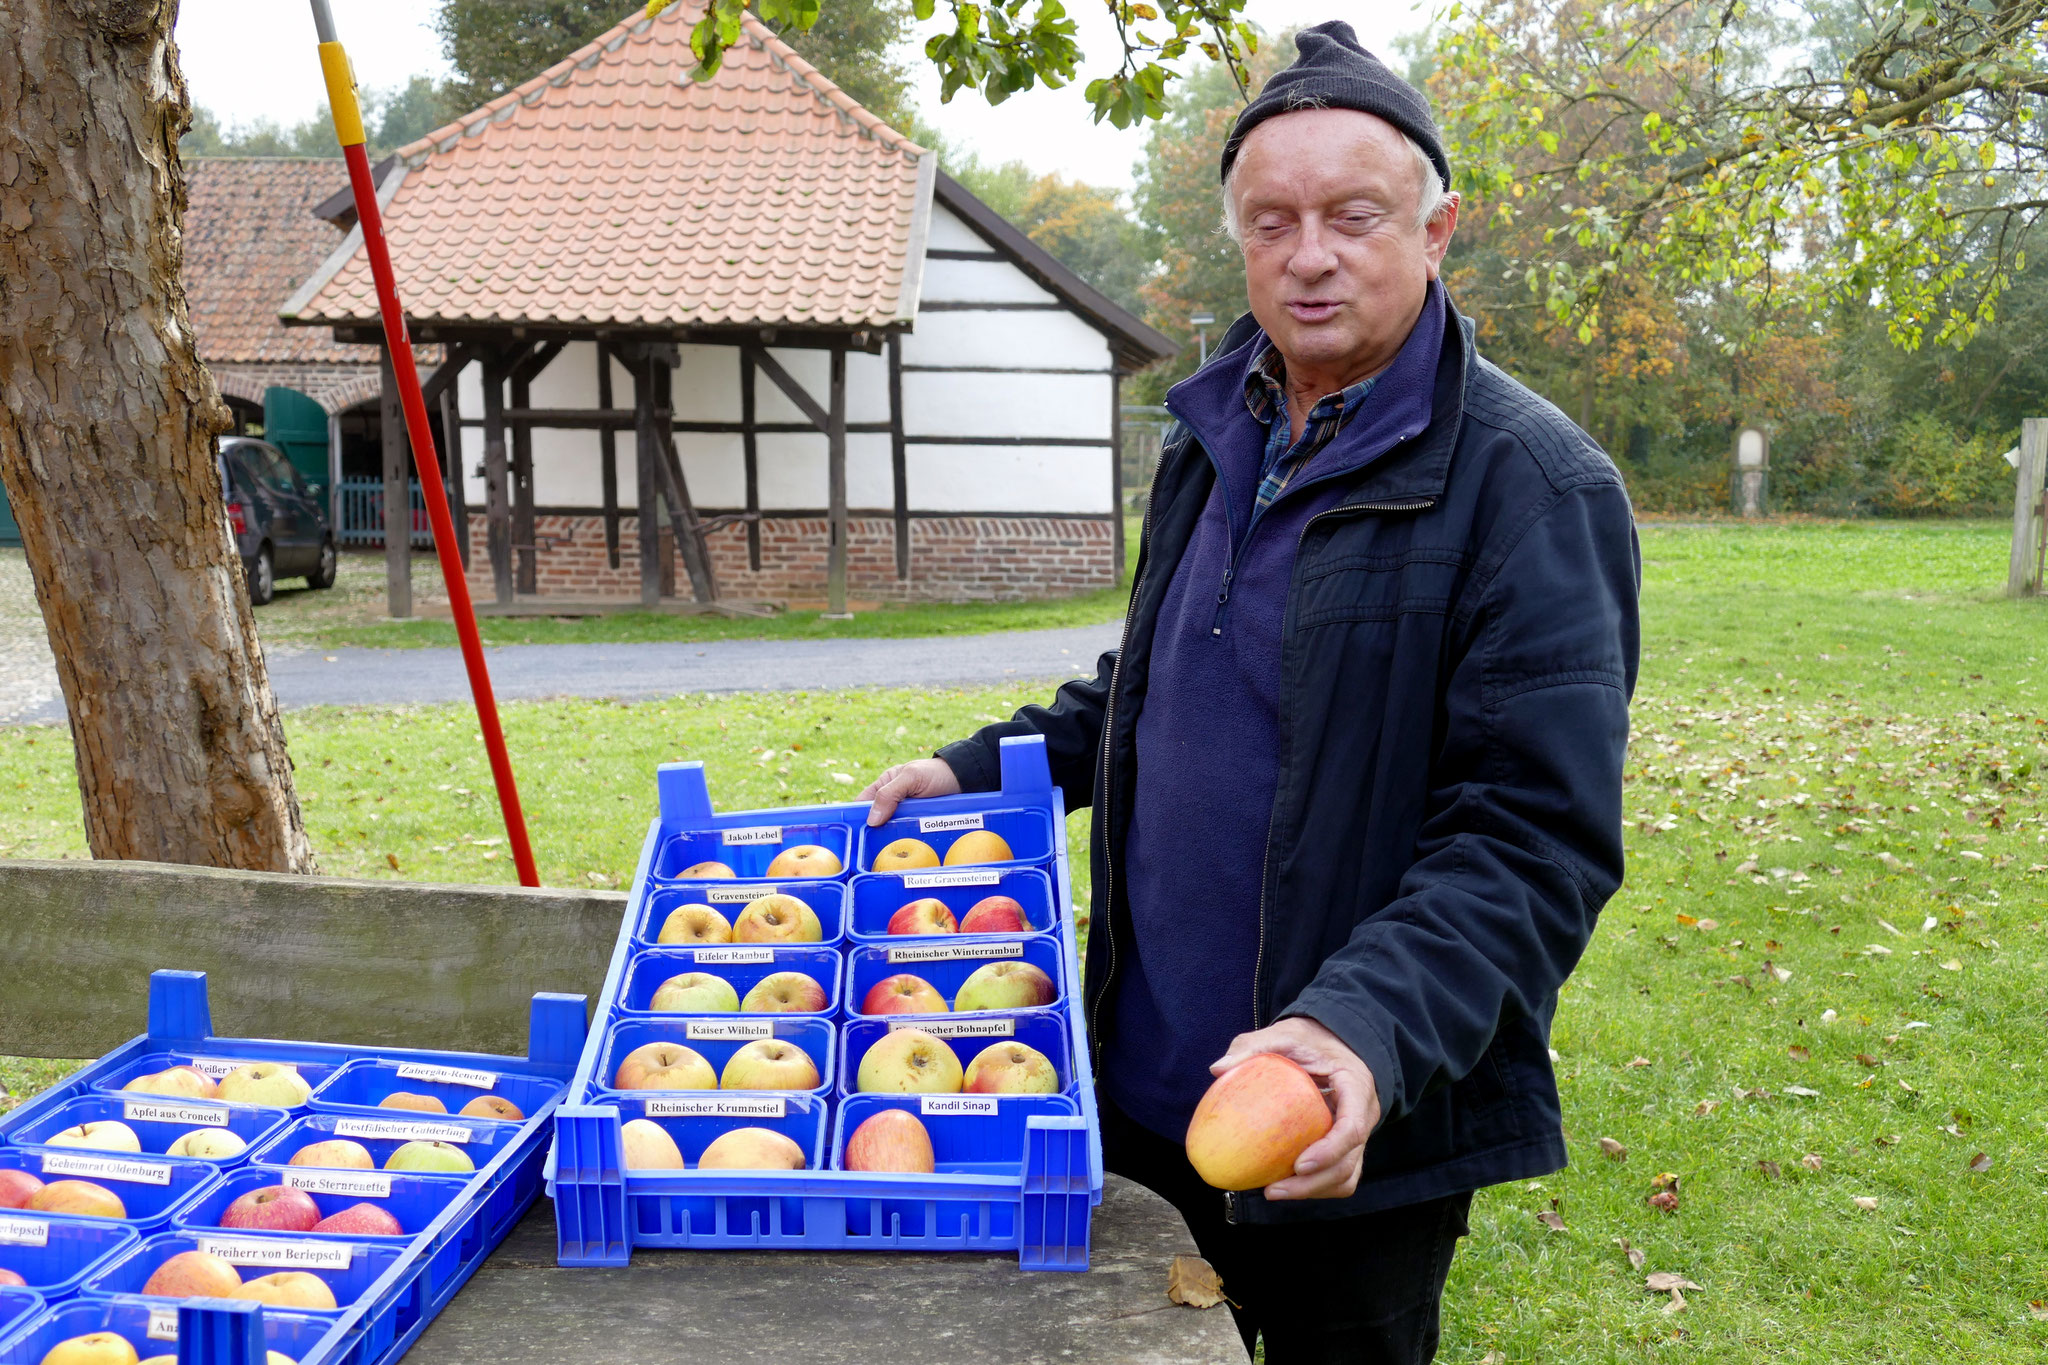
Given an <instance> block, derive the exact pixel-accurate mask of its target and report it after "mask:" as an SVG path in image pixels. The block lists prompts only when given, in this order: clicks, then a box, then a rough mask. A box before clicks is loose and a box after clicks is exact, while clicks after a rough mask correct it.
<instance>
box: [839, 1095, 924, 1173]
mask: <svg viewBox="0 0 2048 1365" xmlns="http://www.w3.org/2000/svg"><path fill="white" fill-rule="evenodd" d="M845 1164H846V1169H847V1170H849V1171H900V1172H904V1173H906V1174H911V1175H930V1174H931V1173H932V1167H933V1165H934V1159H933V1157H932V1135H931V1134H930V1133H928V1132H926V1131H925V1126H924V1124H922V1123H920V1122H918V1118H917V1115H915V1114H913V1113H911V1112H910V1111H909V1110H907V1109H884V1110H882V1111H880V1112H879V1113H876V1114H871V1115H869V1116H868V1117H867V1118H866V1119H864V1120H862V1121H861V1125H860V1127H858V1128H856V1129H854V1130H853V1133H852V1135H851V1136H849V1137H848V1138H847V1139H846V1163H845Z"/></svg>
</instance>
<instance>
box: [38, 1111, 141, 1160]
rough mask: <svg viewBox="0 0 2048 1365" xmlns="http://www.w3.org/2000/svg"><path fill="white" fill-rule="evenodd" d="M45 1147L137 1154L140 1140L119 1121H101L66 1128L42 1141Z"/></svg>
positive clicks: (132, 1130) (133, 1131) (131, 1129)
mask: <svg viewBox="0 0 2048 1365" xmlns="http://www.w3.org/2000/svg"><path fill="white" fill-rule="evenodd" d="M43 1146H45V1147H84V1148H88V1149H90V1150H92V1151H95V1152H139V1151H141V1150H142V1139H141V1138H139V1137H137V1136H136V1135H135V1130H134V1129H133V1128H130V1127H129V1126H128V1125H127V1124H125V1123H123V1122H121V1121H120V1120H119V1119H101V1120H100V1121H99V1122H98V1123H81V1124H79V1125H78V1126H77V1127H76V1128H66V1129H64V1130H62V1131H61V1132H56V1133H52V1134H50V1135H49V1136H48V1137H46V1138H44V1139H43Z"/></svg>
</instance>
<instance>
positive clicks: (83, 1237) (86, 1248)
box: [0, 1209, 141, 1303]
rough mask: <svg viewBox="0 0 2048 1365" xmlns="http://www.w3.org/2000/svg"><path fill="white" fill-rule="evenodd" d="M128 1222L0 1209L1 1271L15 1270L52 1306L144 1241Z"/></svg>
mask: <svg viewBox="0 0 2048 1365" xmlns="http://www.w3.org/2000/svg"><path fill="white" fill-rule="evenodd" d="M140 1236H141V1235H140V1234H139V1233H137V1232H136V1231H135V1229H134V1228H133V1227H130V1226H129V1225H128V1224H126V1223H116V1222H114V1221H113V1220H111V1219H106V1218H66V1217H62V1216H60V1215H58V1214H54V1213H24V1212H21V1211H19V1210H16V1209H6V1210H0V1270H11V1271H13V1272H14V1273H15V1274H17V1275H19V1276H21V1278H22V1279H24V1280H26V1281H28V1287H29V1288H30V1289H33V1290H35V1291H36V1292H37V1293H39V1294H41V1295H42V1296H43V1297H44V1298H46V1299H48V1300H50V1301H51V1302H53V1303H54V1302H56V1301H57V1300H59V1299H63V1298H67V1297H69V1296H70V1295H71V1293H72V1292H73V1291H74V1290H76V1289H77V1288H78V1286H79V1285H81V1284H83V1283H85V1277H86V1276H87V1275H89V1274H91V1273H92V1272H93V1271H94V1270H96V1269H98V1268H99V1267H100V1266H101V1265H103V1264H105V1263H106V1262H108V1261H110V1260H112V1259H113V1258H114V1257H116V1256H119V1255H120V1254H121V1253H122V1252H125V1251H126V1250H128V1248H130V1247H132V1246H134V1245H135V1243H136V1242H137V1241H139V1240H140Z"/></svg>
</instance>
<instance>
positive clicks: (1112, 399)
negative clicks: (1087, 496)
mask: <svg viewBox="0 0 2048 1365" xmlns="http://www.w3.org/2000/svg"><path fill="white" fill-rule="evenodd" d="M1123 389H1124V377H1123V376H1122V375H1120V374H1116V375H1111V376H1110V378H1109V493H1110V498H1109V504H1110V506H1111V507H1112V508H1113V509H1115V511H1116V576H1117V578H1118V579H1119V580H1121V579H1122V578H1123V576H1124V406H1123Z"/></svg>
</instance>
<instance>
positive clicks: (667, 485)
mask: <svg viewBox="0 0 2048 1365" xmlns="http://www.w3.org/2000/svg"><path fill="white" fill-rule="evenodd" d="M675 354H676V352H675V350H674V348H670V349H669V351H668V354H667V355H665V356H662V357H661V358H660V360H659V363H658V365H657V368H656V369H655V371H654V398H655V409H654V429H655V431H656V432H657V433H658V434H659V436H660V438H661V444H660V448H659V449H658V450H657V451H656V452H655V453H656V454H657V455H658V456H659V457H660V460H661V489H662V496H663V497H664V498H665V499H666V500H667V502H668V524H669V532H670V536H671V538H672V543H673V544H674V546H675V551H676V553H677V554H679V555H680V556H681V557H682V561H683V569H684V571H685V572H687V573H688V574H689V576H690V596H691V597H693V598H695V599H696V600H697V601H699V602H715V601H717V600H718V581H717V579H716V578H715V577H714V576H713V574H712V571H711V552H710V547H709V546H707V545H706V544H705V543H704V533H703V531H702V530H701V529H700V527H699V524H698V521H697V507H696V504H695V503H694V502H692V501H691V499H690V484H689V480H688V479H687V478H685V477H684V475H683V461H682V456H681V455H680V454H678V453H677V451H676V442H675V429H674V423H675V366H674V364H673V363H672V361H673V359H674V358H675ZM670 573H671V574H673V573H674V570H673V568H671V569H670Z"/></svg>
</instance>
